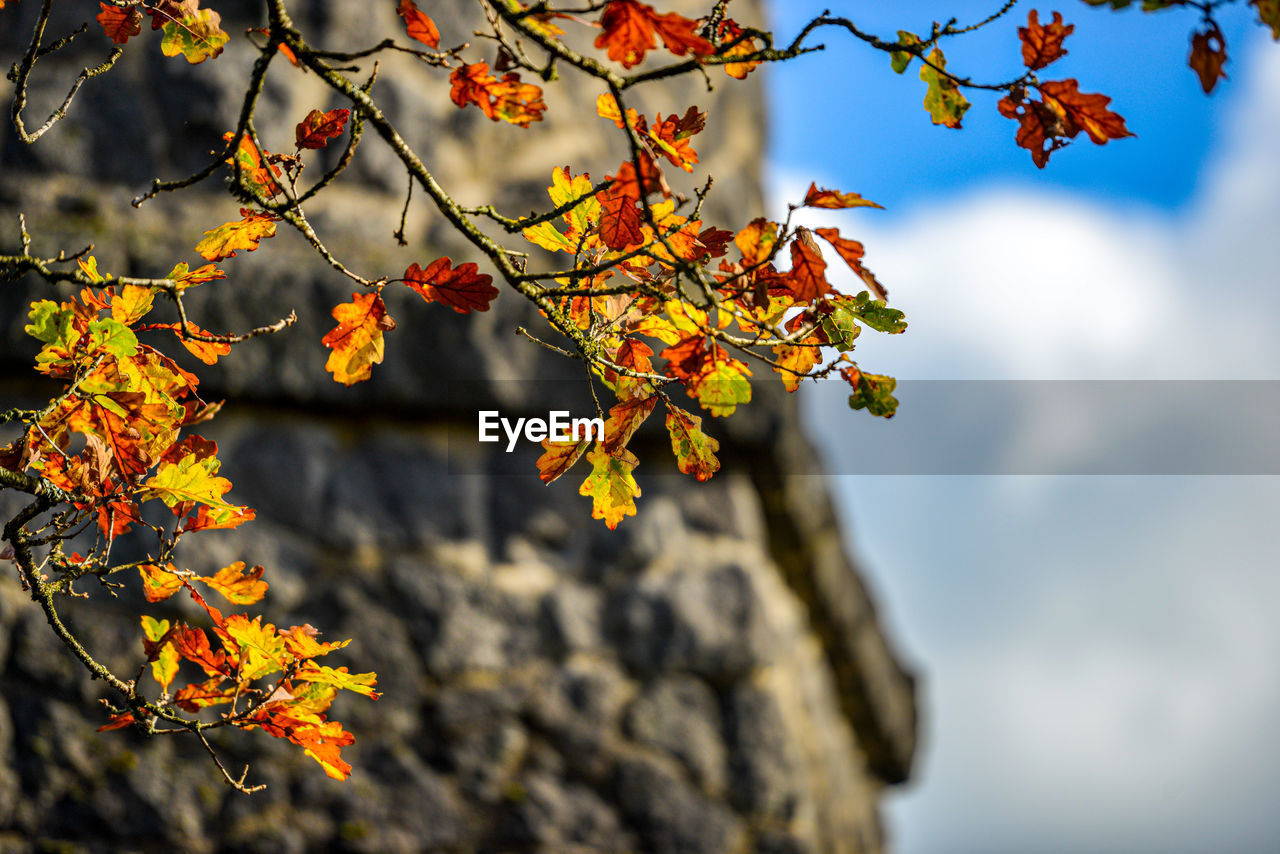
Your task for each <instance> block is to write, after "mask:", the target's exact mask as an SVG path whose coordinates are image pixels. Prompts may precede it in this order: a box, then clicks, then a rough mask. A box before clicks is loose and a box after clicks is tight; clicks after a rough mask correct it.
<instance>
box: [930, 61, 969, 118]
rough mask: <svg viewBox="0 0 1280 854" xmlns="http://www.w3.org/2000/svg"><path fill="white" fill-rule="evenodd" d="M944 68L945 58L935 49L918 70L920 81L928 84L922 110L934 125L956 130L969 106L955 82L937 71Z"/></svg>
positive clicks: (945, 65)
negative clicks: (923, 109)
mask: <svg viewBox="0 0 1280 854" xmlns="http://www.w3.org/2000/svg"><path fill="white" fill-rule="evenodd" d="M946 67H947V60H946V57H944V56H943V55H942V51H941V50H939V49H938V48H936V47H935V48H934V49H933V52H932V53H930V54H929V62H928V63H926V64H925V65H923V66H922V67H921V68H920V79H921V80H923V81H924V82H925V83H928V84H929V90H928V91H927V92H925V95H924V108H925V109H926V110H928V111H929V115H930V116H931V117H932V118H933V123H934V124H935V125H944V126H945V127H949V128H958V127H960V120H961V119H962V118H964V114H965V112H966V111H967V110H968V109H969V106H970V104H969V101H968V99H967V98H965V96H964V94H963V93H962V92H961V91H960V87H959V86H957V85H956V81H954V80H952V79H951V78H950V77H948V76H947V75H946V74H943V73H941V72H940V71H939V69H943V70H945V69H946Z"/></svg>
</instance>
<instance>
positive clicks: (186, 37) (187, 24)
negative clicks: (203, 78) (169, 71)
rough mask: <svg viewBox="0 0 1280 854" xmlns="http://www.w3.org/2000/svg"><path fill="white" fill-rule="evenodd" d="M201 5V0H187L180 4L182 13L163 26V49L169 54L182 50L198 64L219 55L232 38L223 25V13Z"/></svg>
mask: <svg viewBox="0 0 1280 854" xmlns="http://www.w3.org/2000/svg"><path fill="white" fill-rule="evenodd" d="M198 6H199V3H198V0H183V2H182V3H181V4H179V8H180V10H181V13H182V17H181V18H176V19H175V20H171V21H169V22H168V23H166V24H165V25H164V26H163V29H164V38H163V39H162V40H161V42H160V52H161V53H163V54H164V55H165V56H178V55H179V54H181V55H182V56H183V57H184V58H185V59H186V60H187V62H189V63H191V64H192V65H197V64H199V63H201V62H204V61H205V60H206V59H213V58H214V57H216V56H218V55H219V54H220V53H222V49H223V47H224V46H225V45H226V43H227V42H228V41H230V40H231V37H230V36H229V35H227V34H226V33H225V32H224V31H223V29H222V26H221V24H222V16H221V15H219V14H218V13H217V12H214V11H213V10H211V9H200V8H197V7H198ZM153 21H154V19H153Z"/></svg>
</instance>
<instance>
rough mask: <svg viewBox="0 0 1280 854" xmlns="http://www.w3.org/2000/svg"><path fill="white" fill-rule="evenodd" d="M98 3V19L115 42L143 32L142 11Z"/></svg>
mask: <svg viewBox="0 0 1280 854" xmlns="http://www.w3.org/2000/svg"><path fill="white" fill-rule="evenodd" d="M98 5H99V6H101V7H102V11H101V12H99V13H98V16H97V19H96V20H97V22H98V23H99V24H101V25H102V31H103V32H104V33H106V34H107V38H109V39H111V41H112V42H114V43H115V44H125V43H126V42H128V41H129V39H131V38H132V37H134V36H136V35H138V34H139V33H141V32H142V13H141V12H139V11H138V10H137V9H136V8H130V9H122V8H120V7H119V6H109V5H107V4H106V3H99V4H98ZM0 8H3V7H0Z"/></svg>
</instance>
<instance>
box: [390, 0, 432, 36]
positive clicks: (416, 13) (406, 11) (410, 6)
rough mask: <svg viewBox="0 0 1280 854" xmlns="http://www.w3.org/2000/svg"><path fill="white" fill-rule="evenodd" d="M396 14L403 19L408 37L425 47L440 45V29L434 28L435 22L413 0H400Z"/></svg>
mask: <svg viewBox="0 0 1280 854" xmlns="http://www.w3.org/2000/svg"><path fill="white" fill-rule="evenodd" d="M396 14H398V15H399V16H400V17H401V18H403V19H404V26H405V30H406V31H407V32H408V34H409V38H411V39H414V40H415V41H420V42H422V43H423V44H425V45H426V46H427V47H439V46H440V30H439V29H437V28H436V22H435V21H433V20H431V18H429V17H428V16H427V15H426V13H425V12H423V11H422V10H421V9H419V8H418V4H417V3H414V2H413V0H400V6H399V8H397V9H396Z"/></svg>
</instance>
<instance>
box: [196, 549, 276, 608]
mask: <svg viewBox="0 0 1280 854" xmlns="http://www.w3.org/2000/svg"><path fill="white" fill-rule="evenodd" d="M263 572H264V570H263V568H262V567H260V566H255V567H254V568H253V569H251V570H249V571H248V572H245V569H244V561H242V560H238V561H236V562H235V563H233V564H231V565H230V566H226V567H223V568H222V569H220V570H218V571H217V572H216V573H215V574H214V575H212V576H201V577H200V580H201V581H203V582H204V583H205V584H207V585H209V586H210V587H212V588H213V589H214V590H217V591H218V592H219V593H221V594H222V595H223V596H224V597H225V598H226V600H227V601H228V602H231V603H233V604H236V605H252V604H253V603H255V602H257V601H259V600H260V599H262V597H263V596H265V595H266V593H267V582H265V581H263V580H262V573H263Z"/></svg>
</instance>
